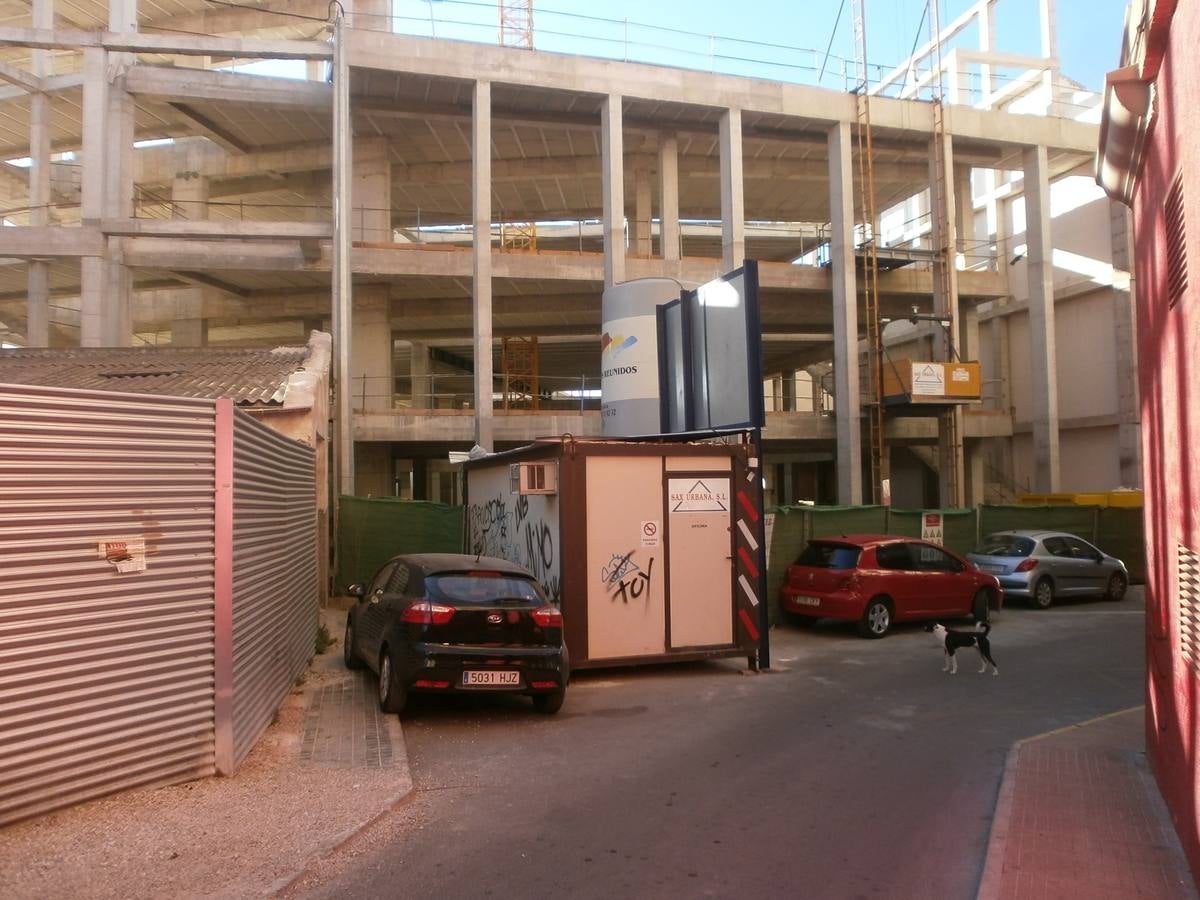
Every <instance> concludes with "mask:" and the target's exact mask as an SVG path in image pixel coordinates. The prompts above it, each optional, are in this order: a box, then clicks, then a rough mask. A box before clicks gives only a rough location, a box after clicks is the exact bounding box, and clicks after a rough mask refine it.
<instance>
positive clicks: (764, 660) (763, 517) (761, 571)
mask: <svg viewBox="0 0 1200 900" xmlns="http://www.w3.org/2000/svg"><path fill="white" fill-rule="evenodd" d="M754 454H755V456H756V459H755V460H752V462H754V463H755V464H754V465H752V466H751V467H750V471H751V472H753V473H754V494H755V496H756V497H757V498H758V585H757V586H756V589H757V590H758V597H759V604H758V668H759V669H760V670H761V669H769V668H771V611H770V609H769V608H768V607H769V604H768V603H767V507H766V493H765V491H764V489H763V472H764V471H765V470H766V467H765V466H764V465H763V442H762V428H755V429H754Z"/></svg>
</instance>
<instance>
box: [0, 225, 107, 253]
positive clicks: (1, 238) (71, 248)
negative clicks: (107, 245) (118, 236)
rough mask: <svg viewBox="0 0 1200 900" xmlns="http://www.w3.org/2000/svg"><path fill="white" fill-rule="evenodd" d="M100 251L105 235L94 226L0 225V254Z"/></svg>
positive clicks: (102, 249) (102, 247)
mask: <svg viewBox="0 0 1200 900" xmlns="http://www.w3.org/2000/svg"><path fill="white" fill-rule="evenodd" d="M103 255H104V235H103V234H102V233H101V231H100V229H99V228H96V227H94V226H86V225H85V226H82V227H80V228H60V227H57V226H54V225H44V226H35V225H17V226H14V227H11V228H0V258H2V257H11V258H13V259H71V258H79V257H84V256H103Z"/></svg>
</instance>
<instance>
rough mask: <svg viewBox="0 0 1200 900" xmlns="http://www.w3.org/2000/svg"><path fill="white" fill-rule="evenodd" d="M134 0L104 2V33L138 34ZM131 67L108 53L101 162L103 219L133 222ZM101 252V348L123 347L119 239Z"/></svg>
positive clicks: (127, 289)
mask: <svg viewBox="0 0 1200 900" xmlns="http://www.w3.org/2000/svg"><path fill="white" fill-rule="evenodd" d="M137 19H138V2H137V0H109V7H108V29H109V31H112V32H114V33H116V34H129V33H133V32H136V31H137ZM133 65H134V56H133V54H132V53H111V54H109V57H108V70H109V77H110V78H111V81H110V83H109V90H108V124H107V127H106V129H105V135H106V138H107V140H108V148H107V155H106V156H105V161H104V173H105V187H104V214H105V216H111V217H113V218H122V219H125V218H132V217H133V141H134V103H133V97H132V96H131V95H130V94H129V93H127V92H126V90H125V73H126V72H127V71H128V70H129V69H130V68H131V67H132V66H133ZM107 244H108V246H107V248H106V252H105V268H106V270H107V272H106V276H105V282H106V297H105V314H104V318H103V322H102V325H101V331H102V333H103V335H104V338H103V340H104V343H105V345H107V346H110V347H127V346H129V344H131V343H132V341H133V273H132V272H131V271H130V270H129V268H128V267H127V266H126V265H125V262H124V245H125V239H124V238H114V237H110V238H108V239H107Z"/></svg>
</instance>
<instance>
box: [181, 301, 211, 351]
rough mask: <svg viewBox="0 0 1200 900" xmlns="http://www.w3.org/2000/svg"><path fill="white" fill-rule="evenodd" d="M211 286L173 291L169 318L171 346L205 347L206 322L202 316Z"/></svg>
mask: <svg viewBox="0 0 1200 900" xmlns="http://www.w3.org/2000/svg"><path fill="white" fill-rule="evenodd" d="M210 292H213V291H212V289H211V288H188V289H186V290H182V291H177V292H174V294H173V297H172V302H173V305H174V310H175V311H174V314H173V316H172V318H171V346H172V347H207V346H208V322H207V321H206V320H205V318H204V300H205V296H206V295H207V294H209V293H210Z"/></svg>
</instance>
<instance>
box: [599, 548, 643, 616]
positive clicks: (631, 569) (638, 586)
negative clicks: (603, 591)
mask: <svg viewBox="0 0 1200 900" xmlns="http://www.w3.org/2000/svg"><path fill="white" fill-rule="evenodd" d="M632 555H633V551H632V550H631V551H630V552H629V554H628V555H626V556H625V557H624V558H623V559H624V562H625V563H626V564H627V565H624V566H622V567H619V568H615V569H613V570H611V572H612V574H610V575H609V576H608V577H606V578H605V581H607V582H608V583H609V584H614V583H615V587H613V589H612V590H610V591H609V593H610V594H611V595H612V600H613V602H614V603H616V602H617V601H618V600H620V601H621V602H622V603H624V604H626V605H628V603H629V601H630V600H638V599H641V598H642V596H643V595H644V596H645V598H646V602H647V603H648V602H650V587H651V585H652V583H653V580H654V557H653V556H652V557H650V564H649V565H648V566H646V569H645V571H642V570H641V569H640V568H639V567H638V566H637V565H636V564H635V563H632V562H631V561H630V559H629V557H630V556H632ZM616 559H618V557H616V556H614V561H615V560H616ZM606 571H608V569H607V567H606ZM618 572H619V573H620V574H615V573H618ZM602 574H603V573H602Z"/></svg>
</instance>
